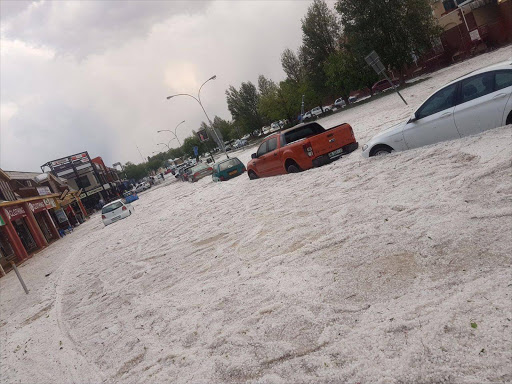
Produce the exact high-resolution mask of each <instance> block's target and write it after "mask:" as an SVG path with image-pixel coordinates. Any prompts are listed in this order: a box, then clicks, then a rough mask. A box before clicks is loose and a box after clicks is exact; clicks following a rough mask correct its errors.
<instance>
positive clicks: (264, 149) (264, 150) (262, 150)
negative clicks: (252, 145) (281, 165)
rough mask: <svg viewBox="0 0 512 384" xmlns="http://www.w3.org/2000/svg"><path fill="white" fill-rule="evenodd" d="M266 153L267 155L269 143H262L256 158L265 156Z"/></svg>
mask: <svg viewBox="0 0 512 384" xmlns="http://www.w3.org/2000/svg"><path fill="white" fill-rule="evenodd" d="M265 153H267V141H264V142H263V143H261V145H260V147H259V148H258V152H256V156H258V157H260V156H263V155H264V154H265Z"/></svg>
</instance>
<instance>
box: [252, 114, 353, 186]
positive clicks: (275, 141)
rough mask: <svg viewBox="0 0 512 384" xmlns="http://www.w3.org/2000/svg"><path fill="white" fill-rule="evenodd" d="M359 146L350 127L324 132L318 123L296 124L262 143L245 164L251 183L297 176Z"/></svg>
mask: <svg viewBox="0 0 512 384" xmlns="http://www.w3.org/2000/svg"><path fill="white" fill-rule="evenodd" d="M357 146H358V143H357V141H356V138H355V137H354V131H353V130H352V127H351V126H350V125H349V124H346V123H344V124H341V125H338V126H335V127H334V128H330V129H327V130H326V129H324V128H323V127H322V126H321V125H320V124H318V123H309V124H299V125H297V126H295V127H293V128H290V129H287V130H285V131H282V132H281V133H279V134H274V135H272V136H269V137H268V138H267V139H266V140H265V141H263V142H262V143H261V145H260V146H259V148H258V151H257V152H256V153H253V154H252V155H251V157H252V160H250V161H249V163H248V164H247V173H248V175H249V178H250V179H257V178H258V177H266V176H275V175H282V174H285V173H296V172H300V171H304V170H306V169H310V168H313V167H318V166H321V165H324V164H327V163H330V162H331V161H333V160H336V159H338V158H340V157H341V155H342V154H345V153H349V152H352V151H354V150H355V149H356V148H357Z"/></svg>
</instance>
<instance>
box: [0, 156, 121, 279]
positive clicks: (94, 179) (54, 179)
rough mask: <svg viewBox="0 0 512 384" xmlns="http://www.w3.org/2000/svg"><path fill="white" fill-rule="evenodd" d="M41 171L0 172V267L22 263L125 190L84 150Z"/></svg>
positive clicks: (99, 160) (110, 170)
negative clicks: (12, 263)
mask: <svg viewBox="0 0 512 384" xmlns="http://www.w3.org/2000/svg"><path fill="white" fill-rule="evenodd" d="M41 171H42V172H19V171H6V170H1V169H0V265H1V266H2V267H3V268H4V269H6V268H9V265H10V261H14V262H15V263H19V262H23V261H24V260H26V259H27V258H29V257H30V256H31V255H32V254H34V253H35V252H37V251H38V250H40V249H42V248H45V247H47V246H48V245H49V244H51V243H52V242H54V241H55V240H57V239H59V238H61V237H63V236H65V235H66V233H69V232H71V231H72V230H73V228H75V227H76V226H78V225H80V224H81V223H83V222H84V221H85V220H86V219H87V218H88V216H89V215H90V214H92V213H93V212H95V210H96V209H98V208H99V207H101V205H102V204H104V203H106V202H109V201H112V200H114V199H117V198H119V196H120V195H122V193H123V192H124V190H125V189H126V188H127V186H126V185H125V184H126V183H123V181H122V180H121V179H120V177H119V172H118V171H117V170H116V169H115V168H110V167H107V166H105V164H104V162H103V160H102V158H101V157H96V158H93V159H91V158H90V157H89V154H88V153H87V152H82V153H78V154H75V155H71V156H66V157H64V158H61V159H57V160H53V161H50V162H48V163H46V164H44V165H43V166H41Z"/></svg>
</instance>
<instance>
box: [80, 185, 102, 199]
mask: <svg viewBox="0 0 512 384" xmlns="http://www.w3.org/2000/svg"><path fill="white" fill-rule="evenodd" d="M102 190H103V187H98V188H94V189H91V190H90V191H88V192H87V196H92V195H94V194H95V193H98V192H100V191H102ZM80 198H82V197H81V196H80Z"/></svg>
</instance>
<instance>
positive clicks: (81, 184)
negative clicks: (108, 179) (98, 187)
mask: <svg viewBox="0 0 512 384" xmlns="http://www.w3.org/2000/svg"><path fill="white" fill-rule="evenodd" d="M76 184H77V186H78V188H87V187H89V186H91V183H90V181H89V178H88V177H87V175H85V176H80V177H79V178H78V179H77V180H76Z"/></svg>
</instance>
